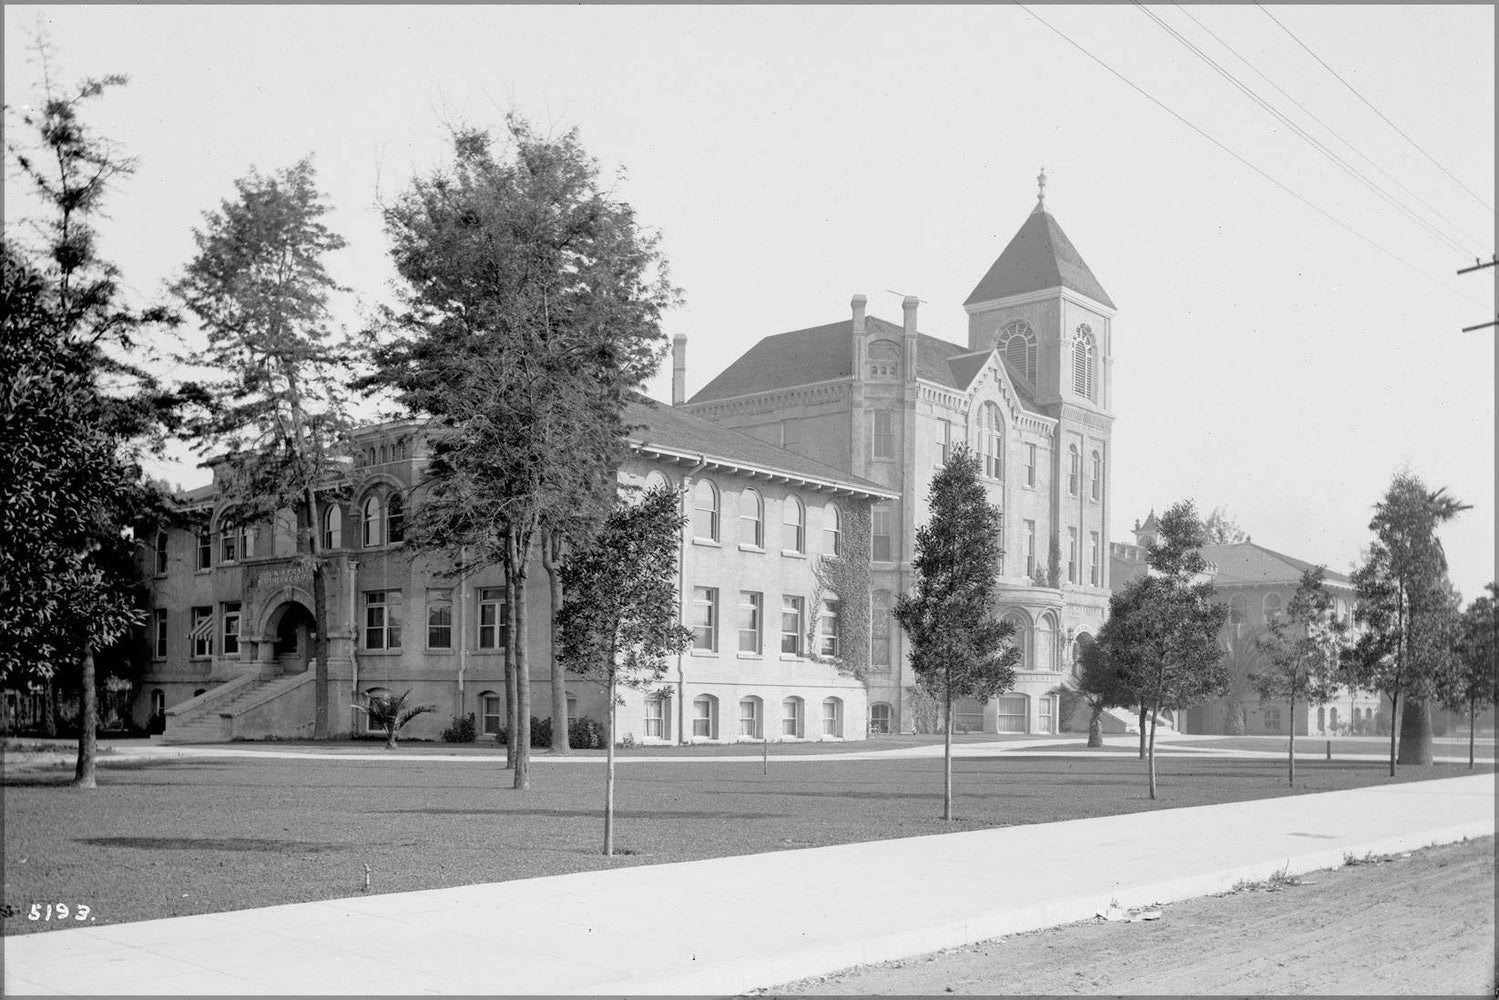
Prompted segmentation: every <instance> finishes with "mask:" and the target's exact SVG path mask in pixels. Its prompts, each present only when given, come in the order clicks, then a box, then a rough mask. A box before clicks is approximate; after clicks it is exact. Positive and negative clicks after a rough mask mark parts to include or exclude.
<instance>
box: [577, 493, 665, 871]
mask: <svg viewBox="0 0 1499 1000" xmlns="http://www.w3.org/2000/svg"><path fill="white" fill-rule="evenodd" d="M685 523H686V518H685V517H684V516H683V514H682V496H681V493H680V492H678V491H677V490H675V489H672V488H670V487H665V486H662V487H656V488H654V489H650V490H646V491H645V492H644V493H643V494H641V495H640V497H639V498H638V500H637V501H634V502H632V501H630V500H623V499H622V500H619V501H617V502H616V503H615V505H614V509H613V510H611V511H610V513H609V516H608V518H607V519H606V520H605V521H604V524H603V526H602V528H601V529H600V530H599V532H598V533H597V534H596V535H595V536H594V538H593V540H592V542H591V543H590V544H589V545H588V546H587V547H585V548H582V549H578V550H576V551H574V552H573V553H572V555H571V557H570V558H569V559H568V561H567V562H566V564H564V566H563V568H562V580H563V586H564V587H565V588H566V592H567V596H568V599H567V601H566V603H564V604H563V605H562V610H561V613H560V615H559V617H558V634H559V635H560V637H561V639H562V657H561V658H562V661H563V663H564V664H565V665H566V667H567V669H568V670H570V671H572V672H574V673H576V674H579V675H580V676H583V677H587V678H589V679H591V680H594V681H597V682H598V683H599V684H600V685H601V686H602V687H603V688H604V691H605V692H606V694H607V697H608V699H609V738H608V741H607V753H606V756H607V760H606V762H605V768H604V854H605V855H606V856H612V855H613V854H614V744H615V742H616V741H617V739H618V732H619V730H618V726H617V719H616V716H617V712H616V709H617V707H618V704H619V686H620V685H622V684H623V685H625V686H627V687H634V688H646V687H649V686H650V685H652V684H655V683H659V682H660V680H661V678H662V676H663V675H664V674H665V673H666V668H667V665H668V663H667V657H668V656H670V655H672V654H674V653H677V652H680V651H681V650H683V649H685V648H687V646H688V645H690V644H691V642H692V630H691V629H689V628H686V627H685V626H683V625H681V624H680V623H679V622H678V621H677V613H678V609H679V603H678V595H677V592H676V571H677V548H678V546H679V544H680V543H681V536H682V526H683V525H684V524H685Z"/></svg>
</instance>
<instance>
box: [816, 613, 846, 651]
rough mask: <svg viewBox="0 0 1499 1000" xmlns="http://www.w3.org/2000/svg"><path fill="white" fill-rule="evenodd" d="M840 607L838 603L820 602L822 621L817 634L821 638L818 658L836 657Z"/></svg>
mask: <svg viewBox="0 0 1499 1000" xmlns="http://www.w3.org/2000/svg"><path fill="white" fill-rule="evenodd" d="M841 607H842V605H841V603H840V602H838V601H823V602H822V621H821V623H820V625H821V627H820V629H819V632H820V633H821V637H822V645H821V648H820V649H819V650H818V655H819V656H831V657H836V656H837V655H838V633H839V631H840V625H839V620H838V612H839V609H840V608H841Z"/></svg>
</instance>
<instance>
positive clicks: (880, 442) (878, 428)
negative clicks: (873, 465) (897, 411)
mask: <svg viewBox="0 0 1499 1000" xmlns="http://www.w3.org/2000/svg"><path fill="white" fill-rule="evenodd" d="M874 457H875V458H894V457H895V429H894V427H893V421H892V419H891V413H890V411H889V410H875V411H874Z"/></svg>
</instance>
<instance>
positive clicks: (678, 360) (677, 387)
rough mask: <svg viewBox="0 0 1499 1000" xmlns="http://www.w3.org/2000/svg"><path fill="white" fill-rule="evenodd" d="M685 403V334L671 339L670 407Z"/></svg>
mask: <svg viewBox="0 0 1499 1000" xmlns="http://www.w3.org/2000/svg"><path fill="white" fill-rule="evenodd" d="M685 402H687V334H685V333H679V334H677V335H676V336H675V337H673V338H671V405H672V406H681V405H682V404H683V403H685Z"/></svg>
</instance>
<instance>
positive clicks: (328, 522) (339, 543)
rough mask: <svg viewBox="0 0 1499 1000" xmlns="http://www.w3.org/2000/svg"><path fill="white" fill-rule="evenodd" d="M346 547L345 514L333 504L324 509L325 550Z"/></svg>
mask: <svg viewBox="0 0 1499 1000" xmlns="http://www.w3.org/2000/svg"><path fill="white" fill-rule="evenodd" d="M343 545H344V512H343V510H342V508H340V507H339V506H338V504H336V503H333V504H329V505H328V506H326V507H324V508H323V548H324V549H325V550H326V549H341V548H343Z"/></svg>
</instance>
